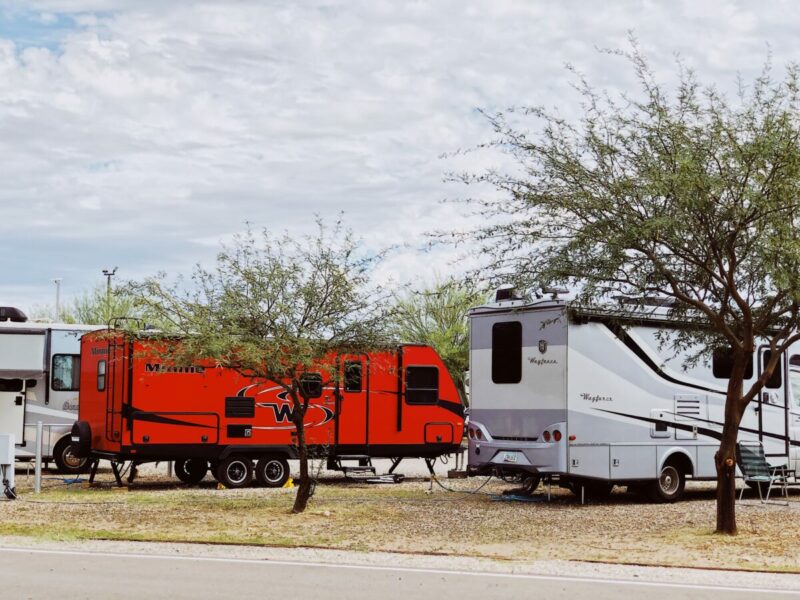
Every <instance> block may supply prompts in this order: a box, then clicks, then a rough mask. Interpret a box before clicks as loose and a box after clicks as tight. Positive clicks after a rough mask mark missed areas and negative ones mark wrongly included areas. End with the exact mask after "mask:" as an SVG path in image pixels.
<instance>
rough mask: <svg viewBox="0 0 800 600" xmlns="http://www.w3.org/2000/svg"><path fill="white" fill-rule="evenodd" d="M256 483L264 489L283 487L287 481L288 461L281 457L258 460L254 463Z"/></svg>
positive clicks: (267, 457)
mask: <svg viewBox="0 0 800 600" xmlns="http://www.w3.org/2000/svg"><path fill="white" fill-rule="evenodd" d="M256 481H258V483H259V484H261V485H263V486H265V487H271V488H278V487H283V485H284V484H285V483H286V482H287V481H289V461H288V460H286V459H285V458H283V457H282V456H265V457H264V458H261V459H259V461H258V463H256Z"/></svg>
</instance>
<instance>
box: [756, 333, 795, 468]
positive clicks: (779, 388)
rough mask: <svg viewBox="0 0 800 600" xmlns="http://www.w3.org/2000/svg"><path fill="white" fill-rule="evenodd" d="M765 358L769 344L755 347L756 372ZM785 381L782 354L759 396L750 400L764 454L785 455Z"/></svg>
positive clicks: (786, 449)
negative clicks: (756, 353) (766, 346)
mask: <svg viewBox="0 0 800 600" xmlns="http://www.w3.org/2000/svg"><path fill="white" fill-rule="evenodd" d="M768 360H769V348H765V347H761V348H759V349H758V374H759V376H760V375H761V373H762V372H763V370H764V367H765V366H766V363H767V361H768ZM787 384H788V382H787V381H786V356H785V355H784V356H782V357H781V360H780V362H779V363H778V365H777V366H776V367H775V371H774V372H773V375H772V377H771V378H770V380H769V381H768V382H767V384H766V386H764V388H763V389H762V390H761V393H760V394H759V396H758V397H757V398H756V399H754V400H753V402H751V403H750V405H751V406H752V409H749V410H753V411H754V412H756V416H757V417H758V437H759V439H760V440H761V443H762V444H763V445H764V452H765V453H766V455H767V456H768V457H770V456H771V457H776V458H778V457H788V456H789V446H790V444H789V414H788V407H787V405H786V400H787V396H788V394H787ZM773 462H774V461H773Z"/></svg>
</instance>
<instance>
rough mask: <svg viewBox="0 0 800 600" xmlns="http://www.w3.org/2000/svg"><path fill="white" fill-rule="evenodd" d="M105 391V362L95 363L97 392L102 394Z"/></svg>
mask: <svg viewBox="0 0 800 600" xmlns="http://www.w3.org/2000/svg"><path fill="white" fill-rule="evenodd" d="M105 389H106V361H104V360H101V361H100V362H99V363H97V391H98V392H102V391H103V390H105Z"/></svg>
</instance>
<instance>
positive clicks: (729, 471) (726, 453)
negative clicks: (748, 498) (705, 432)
mask: <svg viewBox="0 0 800 600" xmlns="http://www.w3.org/2000/svg"><path fill="white" fill-rule="evenodd" d="M727 403H729V400H726V404H727ZM738 430H739V419H737V418H735V417H732V418H731V419H729V418H728V411H727V410H726V411H725V424H724V425H723V427H722V441H721V442H720V445H719V450H718V451H717V454H716V455H715V456H714V459H715V462H716V465H717V529H716V533H724V534H728V535H736V438H737V434H738Z"/></svg>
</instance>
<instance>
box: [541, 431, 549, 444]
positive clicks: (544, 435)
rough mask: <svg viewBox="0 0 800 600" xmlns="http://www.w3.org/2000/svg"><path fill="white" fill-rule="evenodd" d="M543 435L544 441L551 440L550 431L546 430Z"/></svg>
mask: <svg viewBox="0 0 800 600" xmlns="http://www.w3.org/2000/svg"><path fill="white" fill-rule="evenodd" d="M542 437H543V438H544V441H545V442H549V441H550V432H549V431H545V432H544V433H543V434H542Z"/></svg>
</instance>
